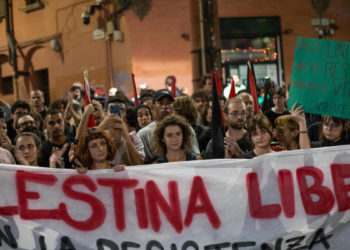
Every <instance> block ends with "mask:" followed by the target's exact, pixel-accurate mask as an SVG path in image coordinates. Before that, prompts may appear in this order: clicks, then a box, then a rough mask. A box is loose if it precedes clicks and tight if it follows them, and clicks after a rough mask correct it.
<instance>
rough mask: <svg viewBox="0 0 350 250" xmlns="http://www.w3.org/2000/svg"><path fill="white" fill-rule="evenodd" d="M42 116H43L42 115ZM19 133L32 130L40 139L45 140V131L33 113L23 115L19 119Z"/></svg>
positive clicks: (17, 127) (17, 126)
mask: <svg viewBox="0 0 350 250" xmlns="http://www.w3.org/2000/svg"><path fill="white" fill-rule="evenodd" d="M40 117H41V116H40ZM16 129H17V134H19V133H22V132H32V133H34V134H36V135H37V136H38V137H39V138H40V140H42V141H45V137H44V135H43V133H42V132H41V131H40V130H39V128H38V126H37V123H36V122H35V120H34V118H33V117H32V116H31V115H22V116H20V117H19V118H18V119H17V123H16Z"/></svg>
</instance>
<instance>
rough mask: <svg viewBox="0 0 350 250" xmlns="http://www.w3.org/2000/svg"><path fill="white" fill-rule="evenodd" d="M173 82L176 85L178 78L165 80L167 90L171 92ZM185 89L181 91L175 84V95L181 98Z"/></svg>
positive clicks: (173, 77) (172, 77) (170, 77)
mask: <svg viewBox="0 0 350 250" xmlns="http://www.w3.org/2000/svg"><path fill="white" fill-rule="evenodd" d="M173 81H175V83H176V77H175V76H167V77H166V79H165V88H167V89H168V90H169V91H171V88H172V87H171V86H172V83H173ZM182 91H183V89H181V90H180V89H179V88H178V87H177V86H176V84H175V94H176V96H180V95H181V94H182Z"/></svg>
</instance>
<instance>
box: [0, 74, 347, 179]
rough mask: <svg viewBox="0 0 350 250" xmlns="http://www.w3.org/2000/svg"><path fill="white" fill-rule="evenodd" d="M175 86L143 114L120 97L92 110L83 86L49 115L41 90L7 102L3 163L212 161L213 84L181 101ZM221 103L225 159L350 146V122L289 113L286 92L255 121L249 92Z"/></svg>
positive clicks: (156, 95) (143, 106) (80, 167)
mask: <svg viewBox="0 0 350 250" xmlns="http://www.w3.org/2000/svg"><path fill="white" fill-rule="evenodd" d="M170 85H171V84H170ZM170 85H169V84H168V83H166V88H164V89H160V90H156V91H155V90H150V89H144V90H142V91H141V94H140V98H139V100H140V104H139V105H138V106H137V107H135V105H134V104H133V103H132V102H131V101H130V100H129V99H128V98H127V97H126V96H125V95H124V94H123V93H122V92H121V91H117V92H116V93H115V95H114V96H109V97H108V99H107V100H106V102H101V100H100V99H99V98H92V101H91V103H90V104H88V105H85V100H84V92H83V90H82V85H81V84H79V83H75V84H73V86H72V88H71V89H70V91H69V93H68V95H66V97H65V98H62V99H58V100H55V101H53V102H52V103H51V105H50V106H49V107H46V106H45V104H44V103H45V100H44V93H43V92H42V91H41V90H33V91H31V93H30V100H17V101H15V102H14V103H13V104H12V105H9V104H8V103H6V102H4V101H2V100H0V106H1V112H0V117H1V118H0V143H1V147H0V162H1V163H7V164H19V165H27V166H39V167H50V168H68V169H70V168H75V169H77V171H78V172H79V173H86V171H88V170H95V169H114V170H115V171H121V170H123V169H124V168H125V166H135V165H142V164H156V163H164V162H173V161H190V160H202V159H212V158H213V146H212V145H213V139H215V138H213V136H212V126H213V122H212V107H213V98H212V93H211V91H210V88H208V87H207V86H208V85H210V83H209V84H208V82H207V81H204V82H203V88H201V89H198V90H196V91H194V93H193V94H192V95H191V96H188V95H185V94H181V91H180V90H177V92H178V93H177V96H176V97H174V96H173V94H172V92H171V91H170V89H169V88H171V86H170ZM91 96H94V95H93V93H92V95H91ZM218 99H219V105H220V106H221V109H222V112H223V121H224V126H225V137H224V140H223V144H224V145H223V146H224V151H225V154H224V157H225V158H247V159H251V158H254V157H257V156H260V155H263V154H267V153H271V152H275V151H286V150H296V149H306V148H312V147H324V146H335V145H344V144H349V143H350V136H349V132H350V130H349V120H347V119H343V118H337V117H329V116H321V115H315V114H305V113H304V111H303V109H302V106H300V105H298V104H297V103H296V104H295V105H293V107H292V109H291V110H287V108H286V89H284V87H274V86H272V85H270V86H269V87H268V88H265V96H264V98H263V102H262V103H261V104H260V112H259V114H254V100H253V97H252V96H251V95H250V94H249V93H248V92H247V91H245V90H241V91H239V93H237V96H236V97H233V98H230V99H228V100H227V99H226V98H225V97H224V96H223V95H219V98H218Z"/></svg>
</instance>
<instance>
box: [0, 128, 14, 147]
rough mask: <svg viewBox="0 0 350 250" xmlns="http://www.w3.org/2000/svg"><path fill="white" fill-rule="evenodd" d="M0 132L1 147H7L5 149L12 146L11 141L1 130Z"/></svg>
mask: <svg viewBox="0 0 350 250" xmlns="http://www.w3.org/2000/svg"><path fill="white" fill-rule="evenodd" d="M0 133H1V136H0V138H1V142H0V143H1V145H0V146H1V147H2V148H5V149H7V150H11V149H12V147H13V146H12V142H11V140H10V138H9V137H8V136H7V134H6V133H4V132H3V131H0Z"/></svg>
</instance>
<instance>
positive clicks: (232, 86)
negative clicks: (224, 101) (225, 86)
mask: <svg viewBox="0 0 350 250" xmlns="http://www.w3.org/2000/svg"><path fill="white" fill-rule="evenodd" d="M236 95H237V94H236V86H235V80H234V79H233V77H231V90H230V94H229V96H228V99H231V98H233V97H236Z"/></svg>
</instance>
